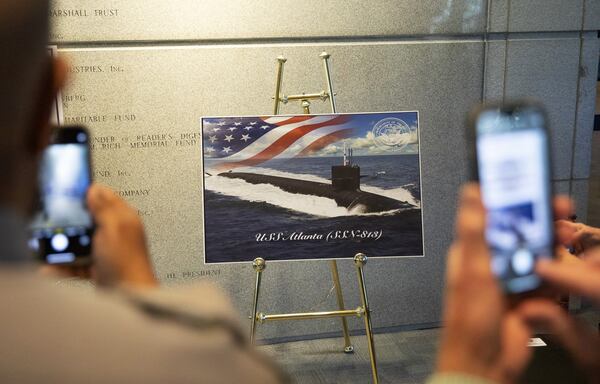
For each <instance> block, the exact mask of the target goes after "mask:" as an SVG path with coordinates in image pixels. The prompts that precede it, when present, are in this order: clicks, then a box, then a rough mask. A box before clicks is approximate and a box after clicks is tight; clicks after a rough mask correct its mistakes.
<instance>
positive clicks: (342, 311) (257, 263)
mask: <svg viewBox="0 0 600 384" xmlns="http://www.w3.org/2000/svg"><path fill="white" fill-rule="evenodd" d="M319 57H320V58H321V59H322V60H323V67H324V70H325V78H326V80H327V91H321V92H319V93H310V94H305V93H302V94H298V95H288V96H285V95H282V94H281V84H282V82H283V65H284V64H285V62H286V61H287V59H286V58H285V57H283V56H279V57H278V58H277V82H276V85H275V97H274V102H275V103H274V107H273V114H274V115H278V114H279V106H280V103H283V104H287V103H288V102H289V101H294V100H299V101H300V103H301V106H302V109H303V110H304V113H305V114H310V100H314V99H320V100H322V101H326V100H329V103H330V105H331V112H332V113H336V112H337V111H336V107H335V99H334V96H335V94H334V93H333V86H332V83H331V74H330V71H329V57H330V55H329V54H328V53H326V52H323V53H321V54H320V55H319ZM366 263H367V256H365V255H364V254H362V253H357V254H356V255H355V256H354V265H355V267H356V273H357V278H358V286H359V288H360V299H361V304H362V306H359V307H358V308H356V309H346V308H345V305H344V296H343V292H342V286H341V284H340V276H339V273H338V267H337V261H335V260H331V261H330V267H331V277H332V278H333V285H334V287H335V292H336V297H337V303H338V308H339V310H337V311H324V312H305V313H285V314H276V315H267V314H264V313H262V312H258V298H259V295H260V283H261V278H262V273H263V272H264V270H265V268H266V267H267V264H266V261H265V260H264V259H263V258H260V257H258V258H256V259H254V262H253V263H252V267H253V268H254V271H255V272H256V284H255V286H254V302H253V306H252V314H253V316H252V324H251V328H250V341H251V342H252V343H254V339H255V338H254V336H255V333H256V325H257V323H260V324H263V323H265V322H267V321H279V320H306V319H325V318H332V317H339V318H340V319H341V321H342V333H343V335H344V352H345V353H353V352H354V347H353V346H352V344H351V343H350V334H349V332H348V323H347V322H346V317H347V316H356V317H363V318H364V321H365V333H366V335H367V342H368V347H369V357H370V359H371V371H372V375H373V383H375V384H377V383H378V382H379V377H378V373H377V360H376V357H375V343H374V340H373V329H372V326H371V311H370V307H369V302H368V299H367V288H366V286H365V278H364V272H363V268H364V266H365V264H366Z"/></svg>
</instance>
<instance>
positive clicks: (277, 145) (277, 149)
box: [220, 115, 349, 169]
mask: <svg viewBox="0 0 600 384" xmlns="http://www.w3.org/2000/svg"><path fill="white" fill-rule="evenodd" d="M348 119H349V117H348V116H346V115H342V116H337V117H336V118H334V119H332V120H328V121H325V122H322V123H318V124H309V125H304V126H301V127H298V128H296V129H294V130H292V131H290V132H288V133H286V134H285V135H283V136H282V137H280V138H279V139H277V140H275V141H274V142H273V143H272V144H271V145H270V146H268V147H267V148H265V149H264V150H263V151H261V152H259V153H257V154H256V155H254V156H252V157H250V158H248V159H246V160H241V161H236V162H234V163H228V164H227V163H226V164H223V166H222V167H220V168H223V169H233V168H237V167H250V166H253V165H257V164H260V163H262V162H264V161H266V160H269V159H271V158H273V157H275V156H277V155H279V154H280V153H281V152H283V151H285V150H286V149H287V148H288V147H289V146H290V145H292V144H293V143H294V142H295V141H296V140H298V139H299V138H301V137H302V136H304V135H306V134H307V133H309V132H312V131H314V130H315V129H319V128H322V127H326V126H329V125H338V124H343V123H345V122H347V121H348Z"/></svg>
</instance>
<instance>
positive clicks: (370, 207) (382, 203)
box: [218, 172, 416, 213]
mask: <svg viewBox="0 0 600 384" xmlns="http://www.w3.org/2000/svg"><path fill="white" fill-rule="evenodd" d="M218 176H222V177H227V178H230V179H241V180H244V181H246V182H247V183H250V184H270V185H273V186H276V187H278V188H280V189H281V190H283V191H285V192H289V193H298V194H303V195H313V196H319V197H326V198H328V199H332V200H335V202H336V204H337V205H338V206H340V207H345V208H346V209H348V210H353V209H355V210H357V211H358V212H361V213H377V212H387V211H393V210H398V209H401V210H407V209H415V208H416V207H415V206H414V205H412V204H409V203H407V202H405V201H399V200H395V199H391V198H389V197H386V196H381V195H377V194H375V193H370V192H365V191H361V190H340V189H336V188H334V187H333V186H332V185H330V184H326V183H319V182H315V181H307V180H298V179H292V178H289V177H281V176H271V175H261V174H256V173H247V172H224V173H220V174H219V175H218Z"/></svg>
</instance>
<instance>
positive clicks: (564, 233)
mask: <svg viewBox="0 0 600 384" xmlns="http://www.w3.org/2000/svg"><path fill="white" fill-rule="evenodd" d="M582 226H583V224H581V223H573V222H572V221H570V220H558V221H556V223H555V232H556V237H557V239H558V241H559V242H560V243H561V244H564V245H572V244H573V243H574V242H575V241H576V239H575V236H576V234H577V233H578V231H580V230H581V228H582Z"/></svg>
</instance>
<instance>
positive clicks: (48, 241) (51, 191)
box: [30, 128, 92, 264]
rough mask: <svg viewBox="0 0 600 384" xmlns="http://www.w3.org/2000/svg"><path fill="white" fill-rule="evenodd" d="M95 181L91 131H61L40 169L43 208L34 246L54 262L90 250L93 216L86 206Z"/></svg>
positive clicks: (73, 258)
mask: <svg viewBox="0 0 600 384" xmlns="http://www.w3.org/2000/svg"><path fill="white" fill-rule="evenodd" d="M90 183H91V175H90V164H89V146H88V135H87V132H86V131H85V130H83V129H79V128H65V129H62V130H60V131H59V132H58V133H57V135H56V138H55V142H54V143H53V144H50V145H49V146H48V148H47V149H46V150H45V152H44V155H43V159H42V163H41V166H40V172H39V191H40V209H39V211H38V212H36V214H35V215H34V218H33V221H32V223H31V233H32V239H31V241H30V246H31V248H33V249H34V250H35V251H37V252H38V253H39V254H40V256H42V257H43V258H45V261H46V262H48V263H50V264H62V263H72V262H75V261H76V259H77V258H78V257H81V256H87V255H89V253H90V244H91V229H92V218H91V216H90V213H89V211H88V209H87V206H86V194H87V190H88V188H89V186H90Z"/></svg>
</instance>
